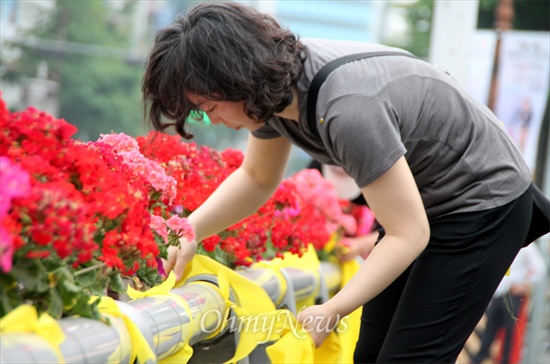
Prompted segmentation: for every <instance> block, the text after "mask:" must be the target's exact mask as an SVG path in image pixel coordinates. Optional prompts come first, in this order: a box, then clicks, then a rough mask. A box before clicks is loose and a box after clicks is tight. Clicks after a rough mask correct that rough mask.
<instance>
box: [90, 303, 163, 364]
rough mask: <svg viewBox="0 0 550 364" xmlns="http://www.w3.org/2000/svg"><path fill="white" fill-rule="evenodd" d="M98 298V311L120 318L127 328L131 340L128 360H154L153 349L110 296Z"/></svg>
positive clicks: (131, 361)
mask: <svg viewBox="0 0 550 364" xmlns="http://www.w3.org/2000/svg"><path fill="white" fill-rule="evenodd" d="M100 298H101V300H100V301H99V305H98V308H99V311H100V312H101V313H103V314H108V315H111V316H114V317H118V318H120V319H122V321H123V322H124V325H125V326H126V329H127V330H128V334H129V335H130V340H131V342H132V345H131V346H132V347H131V348H130V360H129V362H130V363H133V362H134V360H135V359H137V362H138V363H145V362H147V361H153V362H155V361H156V360H157V356H156V354H155V353H154V352H153V349H152V348H151V347H150V346H149V343H148V342H147V340H146V339H145V337H144V336H143V333H142V332H141V331H140V330H139V328H138V327H137V325H136V324H135V323H134V321H132V320H131V319H130V318H129V317H127V316H126V315H125V314H124V313H123V312H122V311H120V307H118V305H117V304H116V302H115V301H114V300H113V299H112V298H111V297H106V296H105V297H100ZM113 355H114V353H113ZM113 355H111V356H113Z"/></svg>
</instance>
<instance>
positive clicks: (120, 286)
mask: <svg viewBox="0 0 550 364" xmlns="http://www.w3.org/2000/svg"><path fill="white" fill-rule="evenodd" d="M109 289H110V290H111V291H114V292H117V293H126V289H125V288H124V282H123V281H122V277H121V276H120V273H119V272H116V271H115V272H113V273H111V274H110V275H109Z"/></svg>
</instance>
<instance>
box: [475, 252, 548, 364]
mask: <svg viewBox="0 0 550 364" xmlns="http://www.w3.org/2000/svg"><path fill="white" fill-rule="evenodd" d="M546 269H547V268H546V262H545V261H544V258H543V256H542V255H541V253H540V251H539V249H538V247H537V245H536V244H531V245H529V246H528V247H526V248H524V249H522V250H520V251H519V253H518V255H517V256H516V259H514V262H513V263H512V266H511V267H510V275H508V276H504V278H503V279H502V281H501V282H500V284H499V286H498V288H497V290H496V291H495V294H494V296H493V299H492V301H491V303H490V305H489V308H488V309H487V312H486V317H487V321H486V324H485V330H484V331H483V333H482V335H481V338H480V339H481V346H480V349H479V352H478V353H477V354H476V355H474V356H473V358H472V363H473V364H479V363H482V362H483V361H484V360H486V359H488V358H490V357H491V347H492V345H493V342H494V341H495V338H496V336H497V333H498V331H499V330H501V329H502V330H504V340H503V342H502V348H501V355H502V356H501V360H500V361H499V362H500V363H511V352H512V347H513V342H514V340H517V339H518V338H517V337H514V336H515V334H516V333H517V331H518V330H517V326H518V317H519V313H520V308H521V307H523V304H524V303H525V300H526V299H527V298H528V297H529V296H530V294H531V288H532V287H533V285H534V284H536V283H538V282H539V281H540V279H541V278H542V277H543V275H544V274H546Z"/></svg>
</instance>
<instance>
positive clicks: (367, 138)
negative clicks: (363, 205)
mask: <svg viewBox="0 0 550 364" xmlns="http://www.w3.org/2000/svg"><path fill="white" fill-rule="evenodd" d="M323 114H324V115H325V116H324V119H325V121H326V122H325V124H324V125H323V126H322V127H321V128H320V131H321V135H323V134H325V135H324V136H323V139H325V138H326V139H325V140H326V142H325V145H327V144H328V145H330V147H331V148H332V153H331V154H333V156H334V158H335V160H336V161H337V162H338V163H339V164H341V166H342V167H343V168H344V170H345V171H346V172H347V173H348V174H349V175H350V176H351V177H353V178H354V179H355V181H356V183H357V185H358V186H359V187H361V188H362V187H365V186H366V185H368V184H369V183H371V182H373V181H374V180H376V179H377V178H378V177H380V176H381V175H382V174H384V173H385V172H386V171H387V170H388V169H389V168H390V167H391V166H393V165H394V164H395V162H396V161H397V160H398V159H399V158H400V157H401V156H403V155H404V154H405V153H406V148H405V145H404V144H403V142H402V140H401V134H400V129H399V117H398V115H397V112H396V111H395V110H394V109H393V108H392V107H391V105H388V104H387V103H386V102H384V101H383V100H380V99H377V98H373V97H368V96H364V95H346V96H341V97H339V98H338V99H335V100H333V101H331V102H330V103H329V104H328V105H327V107H326V108H325V111H324V113H323ZM323 129H324V130H323ZM323 132H324V133H323Z"/></svg>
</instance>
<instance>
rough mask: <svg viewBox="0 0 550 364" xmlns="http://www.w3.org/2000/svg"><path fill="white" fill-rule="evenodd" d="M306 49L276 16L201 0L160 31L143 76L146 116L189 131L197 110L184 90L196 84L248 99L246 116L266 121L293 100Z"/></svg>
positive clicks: (213, 95)
mask: <svg viewBox="0 0 550 364" xmlns="http://www.w3.org/2000/svg"><path fill="white" fill-rule="evenodd" d="M305 57H306V56H305V51H304V47H303V45H302V43H301V42H300V40H299V38H298V37H297V36H296V35H294V34H293V33H292V32H290V31H289V30H288V29H284V28H282V27H281V26H280V25H279V23H278V22H277V21H276V20H275V19H273V18H272V17H271V16H269V15H267V14H263V13H260V12H258V11H256V10H255V9H253V8H251V7H247V6H245V5H242V4H239V3H236V2H207V3H199V4H197V5H195V6H193V7H192V8H190V9H188V10H187V11H186V12H185V13H183V14H181V15H180V16H178V18H177V19H176V20H175V22H174V23H173V24H171V25H169V26H167V27H165V28H163V29H161V30H159V31H158V32H157V34H156V36H155V42H154V45H153V47H152V49H151V52H150V54H149V57H148V60H147V64H146V67H145V73H144V76H143V81H142V91H143V100H144V115H145V118H146V119H147V113H148V118H149V122H150V123H151V124H152V126H153V127H154V128H155V129H156V130H165V129H166V128H168V127H170V126H175V129H176V131H177V132H178V134H180V135H181V136H182V137H184V138H186V139H190V138H192V137H193V135H192V134H190V133H188V132H187V131H186V130H185V129H186V128H185V122H186V119H187V118H188V117H189V116H190V115H191V117H193V116H195V117H196V116H197V115H199V114H197V113H195V112H194V111H199V108H198V106H197V105H194V104H193V103H192V102H191V101H190V100H189V99H188V98H187V97H186V95H185V93H186V92H192V93H196V94H198V95H201V96H204V97H207V98H209V99H211V100H216V101H243V100H244V101H245V110H246V113H247V114H248V116H249V117H251V118H253V119H255V120H258V121H265V120H267V119H269V118H270V117H272V116H273V114H274V113H276V112H280V111H282V110H283V109H284V108H285V107H286V106H288V105H289V104H290V103H291V101H292V93H291V91H290V87H291V85H292V84H294V83H295V82H296V81H297V80H298V78H299V76H300V73H301V72H302V63H303V61H304V59H305ZM148 107H149V110H148ZM163 116H164V117H166V118H167V119H170V120H171V121H172V122H166V121H163V120H162V117H163Z"/></svg>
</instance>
